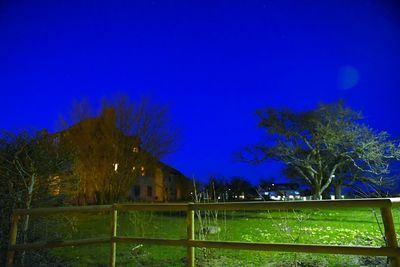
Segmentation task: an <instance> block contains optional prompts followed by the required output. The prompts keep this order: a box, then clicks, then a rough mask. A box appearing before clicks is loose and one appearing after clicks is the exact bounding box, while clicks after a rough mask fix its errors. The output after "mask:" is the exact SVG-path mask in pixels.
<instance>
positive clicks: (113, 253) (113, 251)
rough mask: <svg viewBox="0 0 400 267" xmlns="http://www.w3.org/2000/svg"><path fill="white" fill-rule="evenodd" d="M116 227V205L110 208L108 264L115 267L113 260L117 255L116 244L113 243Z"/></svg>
mask: <svg viewBox="0 0 400 267" xmlns="http://www.w3.org/2000/svg"><path fill="white" fill-rule="evenodd" d="M117 225H118V210H117V207H116V205H113V206H112V208H111V240H110V264H109V266H111V267H115V260H116V255H117V244H116V243H115V239H114V238H115V237H116V236H117Z"/></svg>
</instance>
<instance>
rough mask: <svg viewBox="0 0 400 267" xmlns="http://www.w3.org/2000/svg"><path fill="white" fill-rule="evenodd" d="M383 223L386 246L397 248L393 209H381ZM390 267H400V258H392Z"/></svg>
mask: <svg viewBox="0 0 400 267" xmlns="http://www.w3.org/2000/svg"><path fill="white" fill-rule="evenodd" d="M381 215H382V222H383V226H384V227H385V237H386V245H387V246H388V247H392V248H397V247H398V246H399V245H398V243H397V237H396V231H395V228H394V221H393V215H392V209H391V208H381ZM390 266H392V267H400V256H397V257H390Z"/></svg>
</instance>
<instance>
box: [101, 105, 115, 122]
mask: <svg viewBox="0 0 400 267" xmlns="http://www.w3.org/2000/svg"><path fill="white" fill-rule="evenodd" d="M102 117H103V119H104V121H106V122H112V123H113V124H115V109H114V108H112V107H110V108H104V109H103V114H102Z"/></svg>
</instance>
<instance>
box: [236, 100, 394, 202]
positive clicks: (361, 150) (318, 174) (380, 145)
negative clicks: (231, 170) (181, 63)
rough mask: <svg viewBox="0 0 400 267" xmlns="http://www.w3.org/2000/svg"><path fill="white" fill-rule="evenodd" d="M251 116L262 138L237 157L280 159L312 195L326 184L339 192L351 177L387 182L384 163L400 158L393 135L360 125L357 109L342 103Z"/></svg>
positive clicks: (318, 194) (321, 191) (317, 195)
mask: <svg viewBox="0 0 400 267" xmlns="http://www.w3.org/2000/svg"><path fill="white" fill-rule="evenodd" d="M257 115H258V116H259V124H258V126H259V127H260V128H262V129H264V130H265V134H266V141H265V142H261V143H259V144H255V145H250V146H248V147H247V148H246V149H245V150H244V151H243V153H241V155H240V157H241V160H243V161H246V162H250V163H254V164H258V163H262V162H264V161H266V160H276V161H280V162H283V163H284V164H285V166H286V168H285V170H284V173H285V175H286V176H287V177H288V178H292V179H297V180H300V181H302V182H304V183H305V184H307V185H308V186H309V188H310V189H311V192H312V195H313V198H314V199H321V198H322V195H323V194H324V193H325V192H327V191H328V190H330V188H331V187H333V188H334V191H335V194H336V196H337V197H339V196H340V195H341V194H342V192H341V191H342V188H343V187H345V186H352V185H353V184H354V183H357V182H361V183H367V184H371V185H377V186H382V185H384V184H388V183H390V182H393V181H392V179H391V178H392V177H393V176H391V168H390V166H391V164H392V163H393V162H394V161H396V160H400V144H399V140H398V139H391V138H390V135H389V134H388V133H387V132H377V131H375V130H373V129H372V128H370V127H368V126H367V125H365V124H363V123H362V121H361V120H362V118H363V116H362V114H361V113H360V112H356V111H354V110H352V109H350V108H348V107H346V106H345V105H344V104H343V102H338V103H333V104H320V105H319V106H318V107H317V108H316V109H313V110H309V111H304V112H294V111H292V110H289V109H273V108H268V109H263V110H259V111H258V112H257Z"/></svg>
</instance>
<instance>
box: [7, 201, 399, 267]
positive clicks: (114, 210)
mask: <svg viewBox="0 0 400 267" xmlns="http://www.w3.org/2000/svg"><path fill="white" fill-rule="evenodd" d="M331 208H338V209H345V208H379V209H380V212H381V216H382V222H383V225H384V229H385V241H386V246H385V247H372V246H371V247H368V246H341V245H317V244H312V245H309V244H281V243H280V244H275V243H274V244H269V243H257V242H233V241H205V240H195V238H194V212H195V211H206V210H207V211H234V210H246V211H262V210H296V209H331ZM392 208H400V198H383V199H352V200H312V201H290V202H231V203H173V204H171V203H168V204H114V205H99V206H84V207H60V208H37V209H16V210H14V211H13V215H12V217H11V230H10V240H9V247H8V252H7V266H13V261H14V255H15V251H25V250H32V249H40V248H56V247H68V246H86V245H92V244H100V243H109V244H110V261H109V265H110V266H115V262H116V244H117V243H140V244H151V245H163V246H164V245H165V246H183V247H186V248H187V264H188V266H194V265H195V255H194V248H195V247H203V248H221V249H241V250H260V251H280V252H304V253H325V254H343V255H367V256H386V257H389V258H390V263H391V266H399V267H400V248H399V245H398V241H397V236H396V231H395V227H394V221H393V215H392ZM119 211H159V212H170V211H183V212H186V213H187V238H186V239H160V238H139V237H130V236H117V225H118V224H117V222H118V212H119ZM101 212H105V213H110V214H111V229H110V230H111V234H110V237H108V238H88V239H79V240H51V241H45V242H35V243H28V244H16V240H17V230H18V228H17V227H18V221H19V219H20V217H21V216H26V215H53V214H60V213H62V214H72V213H101Z"/></svg>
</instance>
